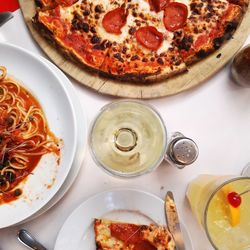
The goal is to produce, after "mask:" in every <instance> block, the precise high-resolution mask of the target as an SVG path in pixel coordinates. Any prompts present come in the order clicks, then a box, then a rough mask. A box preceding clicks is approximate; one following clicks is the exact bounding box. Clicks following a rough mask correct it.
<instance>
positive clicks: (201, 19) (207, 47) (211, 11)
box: [165, 0, 246, 65]
mask: <svg viewBox="0 0 250 250" xmlns="http://www.w3.org/2000/svg"><path fill="white" fill-rule="evenodd" d="M238 2H239V3H240V1H238ZM245 2H246V1H245ZM169 6H171V4H169ZM169 6H167V8H166V9H165V12H166V11H167V9H168V7H169ZM188 7H189V15H188V18H187V21H186V25H185V26H184V27H183V29H177V30H176V31H175V32H174V43H175V45H176V46H177V47H178V48H179V51H180V53H181V56H182V58H183V60H184V62H185V63H186V64H187V65H190V64H192V63H194V62H196V61H198V60H200V59H202V58H204V57H206V56H207V55H209V54H210V53H212V52H213V51H215V50H217V49H218V48H219V47H220V46H221V45H222V44H223V43H224V42H225V41H226V40H228V39H230V38H231V37H232V34H233V32H234V31H235V29H236V28H237V26H238V24H239V23H240V21H241V19H242V17H243V8H242V7H241V6H240V5H236V4H232V3H230V2H228V1H227V0H221V1H203V0H190V1H189V6H188ZM177 8H182V6H181V4H179V6H178V7H177Z"/></svg>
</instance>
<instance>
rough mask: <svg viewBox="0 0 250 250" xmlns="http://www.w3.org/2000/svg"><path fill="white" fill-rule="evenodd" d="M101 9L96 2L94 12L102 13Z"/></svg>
mask: <svg viewBox="0 0 250 250" xmlns="http://www.w3.org/2000/svg"><path fill="white" fill-rule="evenodd" d="M102 11H103V8H102V6H101V5H100V4H97V5H96V6H95V12H97V13H102Z"/></svg>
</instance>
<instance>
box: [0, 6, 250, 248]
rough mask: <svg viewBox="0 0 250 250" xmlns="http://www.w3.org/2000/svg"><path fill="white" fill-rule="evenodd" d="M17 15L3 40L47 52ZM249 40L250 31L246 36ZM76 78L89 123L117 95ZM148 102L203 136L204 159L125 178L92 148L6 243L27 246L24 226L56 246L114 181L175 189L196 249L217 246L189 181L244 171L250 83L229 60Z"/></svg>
mask: <svg viewBox="0 0 250 250" xmlns="http://www.w3.org/2000/svg"><path fill="white" fill-rule="evenodd" d="M14 15H15V16H14V18H13V19H12V20H10V21H9V22H8V23H6V24H5V25H4V26H2V27H1V28H0V41H6V42H7V43H12V44H15V45H18V46H21V47H23V48H26V49H28V50H30V51H33V52H35V53H37V54H40V55H43V56H45V55H44V54H43V53H42V51H41V49H40V48H39V47H38V46H37V45H36V43H35V42H34V41H33V39H32V37H31V35H30V34H29V32H28V30H27V27H26V25H25V23H24V21H23V18H22V15H21V11H20V10H18V11H16V12H15V13H14ZM248 43H250V36H249V37H248V39H247V41H246V44H248ZM0 56H1V55H0ZM70 80H71V81H72V84H73V85H74V87H75V88H76V90H77V93H78V95H79V98H80V101H81V103H82V106H83V108H84V109H85V111H86V114H87V120H88V124H90V122H91V121H92V119H93V118H94V116H95V115H96V113H97V112H98V110H99V109H100V108H101V107H102V106H103V105H105V104H107V103H108V102H110V101H113V100H115V98H113V97H107V96H103V95H100V94H98V93H96V92H94V91H92V90H90V89H88V88H86V87H84V86H82V85H81V84H79V83H77V82H75V81H74V80H72V79H70ZM147 102H148V103H150V104H152V105H154V106H155V107H156V108H157V110H158V111H159V112H160V114H161V115H162V117H163V119H164V120H165V122H166V126H167V129H168V130H169V131H171V132H173V131H181V132H182V133H184V134H185V135H186V136H189V137H191V138H193V139H194V140H195V141H196V142H197V144H198V146H199V149H200V155H199V158H198V160H197V161H196V162H195V163H194V164H193V165H191V166H189V167H187V168H185V169H184V170H178V169H175V168H174V167H169V166H168V165H167V163H162V164H161V166H160V167H159V168H158V169H157V170H156V171H154V172H153V173H151V174H148V175H145V176H142V177H139V178H136V179H130V180H122V179H117V178H114V177H110V176H109V175H107V174H106V173H104V172H103V171H102V170H101V169H100V168H98V167H97V166H96V164H95V162H94V161H93V159H92V158H91V156H90V153H89V151H88V150H87V154H86V157H85V160H84V163H83V165H82V168H81V170H80V172H79V176H78V177H77V179H76V181H75V183H74V185H73V186H72V187H71V189H70V190H69V192H68V193H67V194H66V195H65V196H64V198H63V199H62V200H61V201H60V202H59V203H58V204H57V205H55V206H54V207H53V208H52V209H50V210H49V211H48V212H46V213H45V214H43V215H42V216H40V217H38V218H37V219H35V220H33V221H31V222H28V223H26V224H24V225H20V226H16V227H12V228H7V229H2V230H0V249H2V250H14V249H17V250H22V249H23V250H25V249H26V248H25V247H24V246H22V245H21V244H20V243H19V242H18V241H17V239H16V233H17V231H18V230H19V229H20V228H26V229H28V230H30V231H31V232H32V233H33V234H34V235H35V236H36V237H37V238H38V239H39V240H40V241H41V242H42V243H44V245H45V246H46V247H48V249H53V247H54V243H55V240H56V237H57V234H58V232H59V230H60V228H61V226H62V225H63V223H64V221H65V219H66V218H67V217H68V216H69V214H70V213H71V212H72V211H73V210H74V208H76V207H77V206H78V205H79V204H80V203H81V202H82V201H84V200H85V199H86V198H87V197H90V196H92V195H93V194H96V193H98V192H101V191H103V190H108V189H111V188H114V187H133V188H137V189H141V190H145V191H148V192H151V193H153V194H156V195H158V196H159V197H161V198H164V196H165V193H166V191H167V190H169V189H170V190H172V191H173V192H174V194H175V197H176V201H177V206H178V209H179V212H180V217H181V220H182V221H183V222H184V224H185V225H186V227H187V228H188V230H189V233H190V236H191V238H192V241H193V246H194V250H210V249H212V247H211V245H210V243H209V242H208V240H207V238H206V236H205V233H204V232H203V230H202V229H201V228H200V226H199V225H198V224H197V222H196V220H195V219H194V217H193V215H192V213H191V211H190V208H189V205H188V203H187V201H186V199H185V191H186V188H187V185H188V183H189V182H190V181H191V180H192V179H193V178H194V177H196V176H197V175H198V174H203V173H207V174H215V175H225V174H232V175H238V174H240V172H241V169H242V168H243V166H244V165H245V164H246V163H247V162H249V161H250V143H249V142H250V133H249V131H250V88H249V89H247V88H241V87H238V86H236V85H235V84H234V83H233V82H232V80H231V79H230V77H229V65H227V66H226V67H224V68H223V69H221V70H220V71H219V72H218V73H217V74H216V75H214V76H213V77H212V78H210V79H208V80H207V81H206V82H204V83H203V84H201V85H200V86H198V87H196V88H195V89H192V90H190V91H187V92H184V93H181V94H179V95H176V96H172V97H166V98H161V99H156V100H150V101H147ZM152 205H153V204H152ZM0 219H1V215H0ZM69 250H71V249H69ZM72 250H74V249H72ZM86 250H87V249H86Z"/></svg>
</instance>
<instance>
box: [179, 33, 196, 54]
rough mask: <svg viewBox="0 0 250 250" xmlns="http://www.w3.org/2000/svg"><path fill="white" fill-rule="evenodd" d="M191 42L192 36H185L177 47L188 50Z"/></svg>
mask: <svg viewBox="0 0 250 250" xmlns="http://www.w3.org/2000/svg"><path fill="white" fill-rule="evenodd" d="M192 43H193V37H192V36H185V37H184V38H183V39H182V40H181V41H180V43H179V44H178V47H179V49H184V50H186V51H189V50H190V48H191V45H192Z"/></svg>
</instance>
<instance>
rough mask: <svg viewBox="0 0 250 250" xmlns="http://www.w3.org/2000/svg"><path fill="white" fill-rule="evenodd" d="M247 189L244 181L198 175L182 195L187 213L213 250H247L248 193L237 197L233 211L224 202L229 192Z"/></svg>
mask: <svg viewBox="0 0 250 250" xmlns="http://www.w3.org/2000/svg"><path fill="white" fill-rule="evenodd" d="M249 189H250V178H247V177H239V178H234V179H232V178H231V177H229V176H222V177H218V176H212V175H200V176H198V177H197V178H196V179H194V180H193V181H192V182H191V183H190V184H189V186H188V190H187V194H186V195H187V198H188V200H189V203H190V206H191V209H192V211H193V213H194V214H195V216H196V218H197V220H198V221H199V223H200V224H201V225H202V226H203V227H204V228H205V231H206V233H207V236H208V238H209V240H210V242H211V243H212V245H213V246H214V248H215V249H218V250H249V249H250V193H246V194H244V195H242V196H241V204H240V206H239V207H237V208H235V207H233V206H232V205H230V203H229V202H228V200H227V194H228V193H229V192H236V193H238V194H240V193H242V192H244V191H246V190H249Z"/></svg>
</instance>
